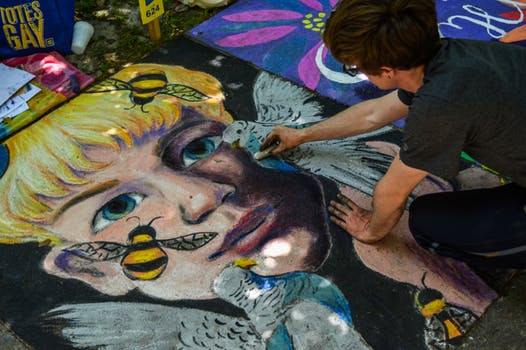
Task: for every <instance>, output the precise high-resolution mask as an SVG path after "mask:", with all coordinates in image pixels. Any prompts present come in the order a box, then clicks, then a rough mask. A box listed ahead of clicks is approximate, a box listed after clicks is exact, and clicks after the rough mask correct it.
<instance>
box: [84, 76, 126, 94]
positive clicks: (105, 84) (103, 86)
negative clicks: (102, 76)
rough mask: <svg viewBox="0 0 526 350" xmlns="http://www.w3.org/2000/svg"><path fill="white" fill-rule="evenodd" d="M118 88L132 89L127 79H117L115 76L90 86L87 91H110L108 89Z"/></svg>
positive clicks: (114, 89)
mask: <svg viewBox="0 0 526 350" xmlns="http://www.w3.org/2000/svg"><path fill="white" fill-rule="evenodd" d="M116 90H131V86H130V84H128V83H127V82H125V81H122V80H119V79H115V78H108V79H106V80H104V81H102V82H100V83H98V84H96V85H95V86H93V87H91V88H89V89H88V90H86V92H90V93H94V92H108V91H116Z"/></svg>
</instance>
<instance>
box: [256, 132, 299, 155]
mask: <svg viewBox="0 0 526 350" xmlns="http://www.w3.org/2000/svg"><path fill="white" fill-rule="evenodd" d="M301 135H302V130H298V129H293V128H287V127H285V126H282V125H277V126H276V127H275V128H274V129H273V130H272V131H271V132H270V133H269V134H268V135H267V138H266V139H265V141H263V143H262V144H261V146H260V147H259V150H260V151H262V150H264V149H266V148H268V147H270V146H271V145H273V144H277V147H276V148H274V149H273V150H272V154H273V155H276V154H278V153H281V152H283V151H285V150H288V149H291V148H294V147H297V146H299V145H300V144H302V143H303V141H302V137H301Z"/></svg>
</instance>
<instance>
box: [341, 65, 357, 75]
mask: <svg viewBox="0 0 526 350" xmlns="http://www.w3.org/2000/svg"><path fill="white" fill-rule="evenodd" d="M342 69H343V71H344V72H345V73H347V74H349V75H350V76H351V77H355V76H356V75H358V73H360V71H359V70H358V67H357V66H356V65H355V64H351V65H346V64H344V65H343V68H342Z"/></svg>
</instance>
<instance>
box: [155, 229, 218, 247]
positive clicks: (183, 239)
mask: <svg viewBox="0 0 526 350" xmlns="http://www.w3.org/2000/svg"><path fill="white" fill-rule="evenodd" d="M216 236H217V232H195V233H190V234H189V235H185V236H180V237H177V238H172V239H163V240H159V241H158V242H159V244H160V245H162V246H163V247H166V248H170V249H175V250H196V249H198V248H201V247H202V246H204V245H205V244H207V243H208V242H210V241H211V240H212V239H214V238H215V237H216Z"/></svg>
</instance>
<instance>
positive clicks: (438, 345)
mask: <svg viewBox="0 0 526 350" xmlns="http://www.w3.org/2000/svg"><path fill="white" fill-rule="evenodd" d="M425 277H426V273H424V275H423V276H422V285H423V286H424V288H422V289H420V290H418V291H417V292H416V293H415V304H416V306H417V308H418V310H419V311H420V313H421V314H422V315H423V316H424V317H425V318H426V326H425V341H426V344H427V345H428V346H429V348H430V349H449V348H452V347H455V346H458V345H460V342H461V341H462V337H463V336H464V335H465V334H466V332H467V331H468V330H469V328H470V327H471V326H472V325H473V323H474V322H475V321H476V320H477V317H476V316H475V315H474V314H473V313H472V312H471V311H469V310H467V309H464V308H461V307H459V306H454V305H451V304H449V303H448V302H447V301H446V299H445V298H444V295H443V294H442V293H441V292H439V291H438V290H436V289H432V288H428V287H427V286H426V285H425V283H424V280H425Z"/></svg>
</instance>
